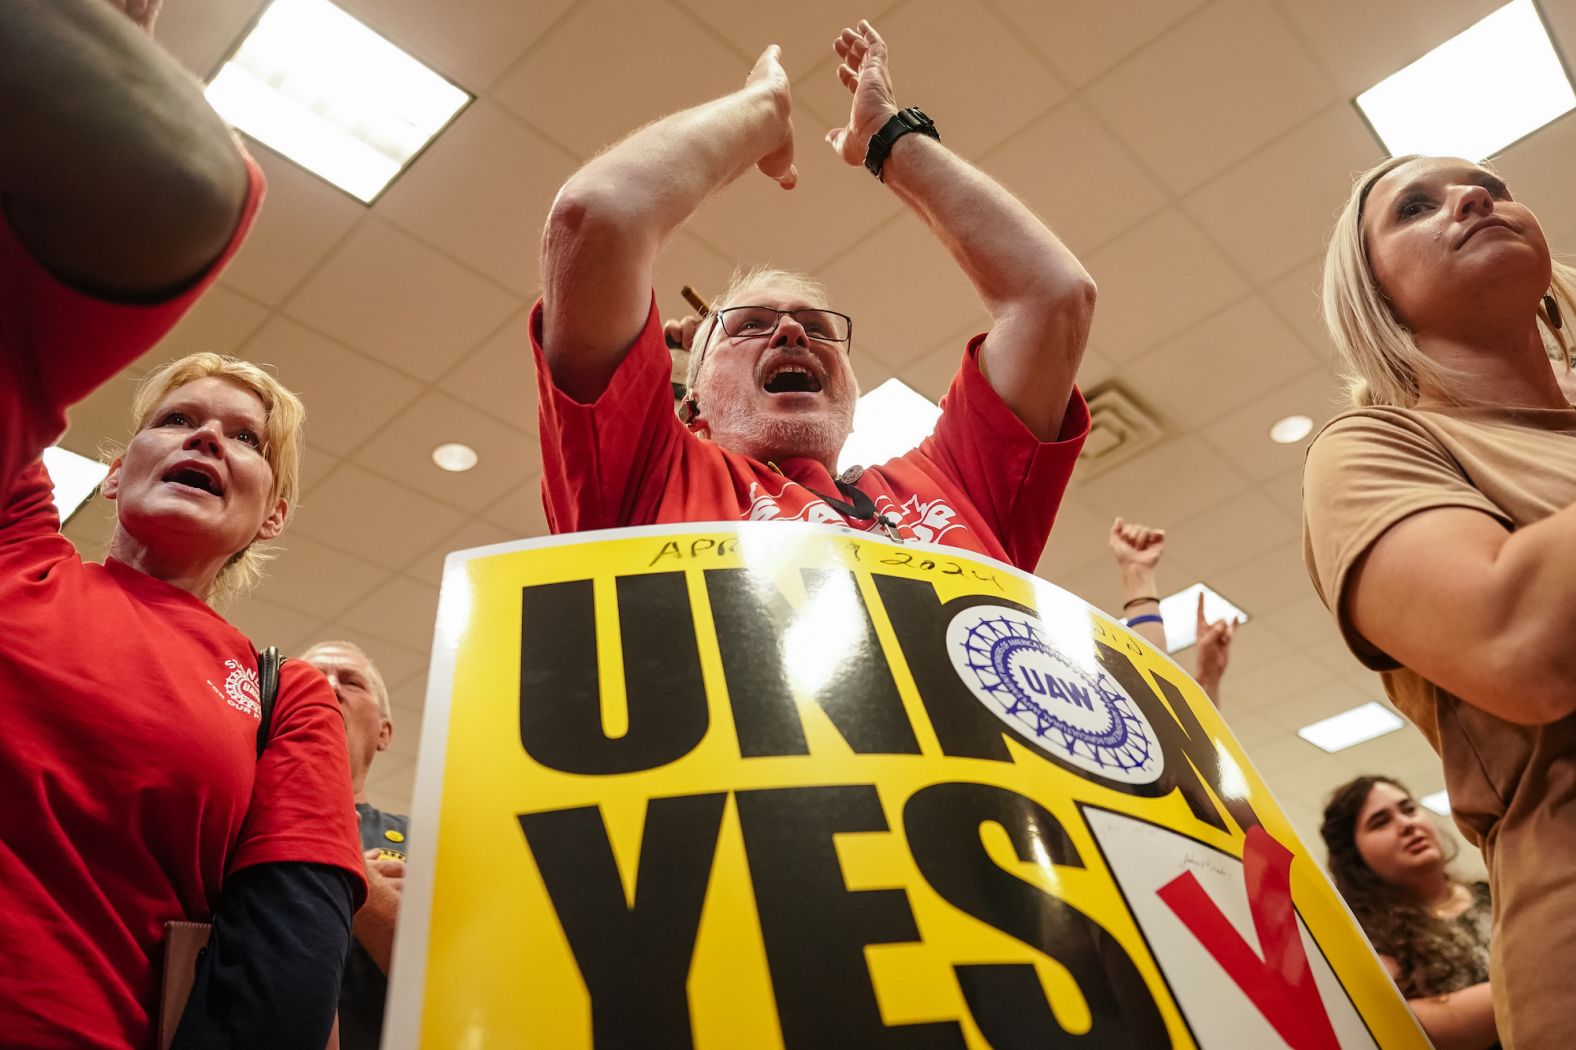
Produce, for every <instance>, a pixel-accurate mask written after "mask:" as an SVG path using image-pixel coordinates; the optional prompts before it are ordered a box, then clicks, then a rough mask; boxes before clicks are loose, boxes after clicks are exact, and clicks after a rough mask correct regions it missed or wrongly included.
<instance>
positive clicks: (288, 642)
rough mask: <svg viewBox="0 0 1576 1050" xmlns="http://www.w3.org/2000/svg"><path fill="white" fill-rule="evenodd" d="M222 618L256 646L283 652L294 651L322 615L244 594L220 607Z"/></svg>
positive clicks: (319, 620)
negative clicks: (287, 607) (274, 648)
mask: <svg viewBox="0 0 1576 1050" xmlns="http://www.w3.org/2000/svg"><path fill="white" fill-rule="evenodd" d="M219 611H220V613H221V614H223V616H224V618H225V619H226V620H229V621H230V622H231V623H233V624H234V625H235V627H236V629H237V630H239V631H240V632H241V633H242V634H244V635H246V636H247V637H248V638H250V639H251V640H252V644H253V645H255V646H257V647H258V648H260V649H266V648H267V647H268V646H270V645H277V646H278V647H279V649H280V651H281V652H283V653H285V654H286V655H288V654H290V653H292V652H298V651H299V650H300V647H301V646H302V645H304V644H305V642H306V640H307V639H308V638H310V636H311V634H312V629H313V628H314V627H316V626H317V625H318V624H319V623H321V622H322V617H320V616H313V615H310V614H308V613H303V612H299V611H297V610H295V609H286V608H285V607H284V606H282V605H275V604H274V603H273V602H270V601H267V600H266V599H263V598H259V597H255V596H251V595H247V596H244V597H240V598H237V599H236V600H235V601H234V602H232V603H231V604H230V606H229V607H228V608H224V609H220V610H219Z"/></svg>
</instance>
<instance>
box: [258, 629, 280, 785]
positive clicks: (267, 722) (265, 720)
mask: <svg viewBox="0 0 1576 1050" xmlns="http://www.w3.org/2000/svg"><path fill="white" fill-rule="evenodd" d="M282 663H284V657H282V656H280V655H279V647H278V646H276V645H270V646H269V647H268V648H267V649H264V650H263V651H262V652H260V653H258V654H257V691H258V693H259V694H260V696H259V699H260V700H262V703H263V710H262V715H261V718H260V720H259V721H258V723H257V757H258V758H262V757H263V748H265V747H267V746H268V734H269V731H270V729H271V728H272V727H273V721H274V701H275V700H278V699H279V665H280V664H282Z"/></svg>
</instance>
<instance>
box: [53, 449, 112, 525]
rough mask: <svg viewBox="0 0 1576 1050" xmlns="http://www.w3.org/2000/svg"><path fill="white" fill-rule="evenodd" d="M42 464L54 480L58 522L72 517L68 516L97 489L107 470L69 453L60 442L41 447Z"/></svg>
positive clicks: (62, 522)
mask: <svg viewBox="0 0 1576 1050" xmlns="http://www.w3.org/2000/svg"><path fill="white" fill-rule="evenodd" d="M44 467H45V469H47V470H48V471H49V480H51V481H53V482H54V483H55V493H54V495H55V509H56V510H58V511H59V512H60V522H61V524H65V523H66V522H67V521H70V520H71V515H73V514H75V513H76V512H77V508H78V507H80V506H82V504H84V503H86V502H87V501H88V499H89V498H90V497H91V496H92V495H93V493H95V492H97V491H98V487H99V482H101V481H103V480H104V475H106V474H108V473H109V466H108V465H107V464H104V463H100V462H99V461H98V460H96V459H89V458H87V457H86V456H79V455H77V454H76V453H75V452H68V451H66V450H65V449H63V448H61V447H60V446H59V445H50V446H49V447H48V448H46V449H44Z"/></svg>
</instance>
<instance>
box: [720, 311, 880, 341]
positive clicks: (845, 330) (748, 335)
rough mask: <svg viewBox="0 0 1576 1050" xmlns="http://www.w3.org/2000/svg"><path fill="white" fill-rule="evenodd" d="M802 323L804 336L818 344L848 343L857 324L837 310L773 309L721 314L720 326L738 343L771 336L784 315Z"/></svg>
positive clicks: (800, 324)
mask: <svg viewBox="0 0 1576 1050" xmlns="http://www.w3.org/2000/svg"><path fill="white" fill-rule="evenodd" d="M784 314H786V315H788V316H790V317H792V318H793V319H794V320H795V321H797V322H798V324H799V327H800V328H803V329H804V334H805V335H806V336H808V337H809V338H811V339H814V340H816V341H817V342H822V343H848V342H849V341H850V340H851V339H852V338H853V336H854V321H853V318H851V317H849V316H848V315H847V314H840V313H838V312H837V311H836V310H774V309H772V308H771V307H770V306H730V307H728V308H727V309H726V310H720V311H718V313H717V323H718V324H720V325H722V330H723V331H724V332H725V333H727V334H728V335H730V336H732V337H733V338H735V339H754V338H764V337H766V336H770V335H771V334H772V333H774V332H776V331H777V326H778V324H780V323H781V321H782V318H783V315H784Z"/></svg>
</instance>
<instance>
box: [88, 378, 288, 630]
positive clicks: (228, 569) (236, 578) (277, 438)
mask: <svg viewBox="0 0 1576 1050" xmlns="http://www.w3.org/2000/svg"><path fill="white" fill-rule="evenodd" d="M213 376H217V377H219V378H221V379H227V380H229V381H230V382H232V383H234V384H236V385H237V386H240V387H244V388H245V389H247V390H250V391H251V392H252V393H254V394H256V395H257V398H258V400H260V401H261V402H262V403H263V411H264V415H265V418H266V422H265V423H264V424H263V449H262V451H263V458H264V459H266V460H268V465H269V466H270V467H272V468H273V472H274V487H273V491H272V492H271V493H270V494H269V503H270V504H273V503H276V502H278V501H279V500H281V499H282V500H284V501H285V502H286V504H288V505H289V506H290V507H292V508H293V507H294V506H295V505H296V492H297V490H298V489H299V488H300V484H301V443H302V442H301V434H302V430H303V429H304V427H305V426H306V406H305V405H303V404H302V403H301V399H300V398H299V397H297V396H296V395H295V394H294V393H292V392H291V391H289V390H288V389H286V388H285V386H284V385H283V384H282V383H280V382H279V380H277V379H275V378H274V377H273V375H271V374H270V373H268V372H267V371H265V370H264V369H262V368H261V367H259V366H257V365H254V364H253V363H252V362H250V361H242V360H240V359H239V358H234V357H230V356H228V355H225V354H211V353H200V354H189V355H188V356H186V357H182V358H180V359H178V360H175V361H171V362H170V363H168V364H166V365H163V366H162V367H160V368H157V369H155V370H154V371H152V372H150V373H149V374H148V375H147V376H145V377H144V378H143V380H142V382H140V383H139V384H137V392H136V393H135V394H134V395H133V396H132V399H131V429H132V433H134V434H135V433H137V432H139V431H141V430H143V429H144V428H146V427H147V425H148V423H149V422H150V420H151V419H152V417H153V413H154V411H155V410H156V409H157V408H158V407H159V403H160V402H162V401H163V400H164V399H165V398H166V397H168V396H169V395H170V393H171V392H172V391H174V390H178V389H180V388H181V387H183V386H185V385H186V384H187V383H194V382H196V381H197V380H199V379H207V378H209V377H213ZM108 451H110V453H111V454H112V455H113V456H120V455H123V454H124V453H125V446H124V445H120V446H112V447H111V448H110V449H109V450H108ZM273 557H274V552H273V550H272V549H271V548H269V547H266V546H262V545H259V544H258V543H257V542H255V541H254V542H252V543H249V544H247V545H246V546H245V547H243V548H242V549H240V550H238V551H236V552H235V553H234V554H233V555H231V556H230V559H229V560H228V561H227V562H225V564H224V568H223V569H221V570H219V576H218V578H217V579H215V580H214V583H213V589H212V590H211V591H210V592H209V593H208V594H207V595H205V598H206V599H207V601H208V602H209V604H213V605H217V604H219V603H221V602H222V601H225V600H227V599H229V598H232V597H234V596H236V595H240V594H244V593H246V592H247V591H249V590H251V589H252V588H253V587H255V586H257V584H258V583H259V582H260V581H261V580H262V578H263V567H264V566H265V565H266V564H267V563H268V562H269V561H271V560H272V559H273Z"/></svg>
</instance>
